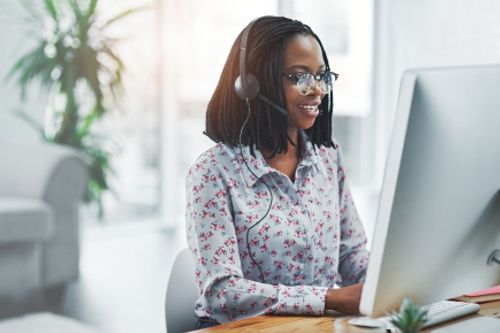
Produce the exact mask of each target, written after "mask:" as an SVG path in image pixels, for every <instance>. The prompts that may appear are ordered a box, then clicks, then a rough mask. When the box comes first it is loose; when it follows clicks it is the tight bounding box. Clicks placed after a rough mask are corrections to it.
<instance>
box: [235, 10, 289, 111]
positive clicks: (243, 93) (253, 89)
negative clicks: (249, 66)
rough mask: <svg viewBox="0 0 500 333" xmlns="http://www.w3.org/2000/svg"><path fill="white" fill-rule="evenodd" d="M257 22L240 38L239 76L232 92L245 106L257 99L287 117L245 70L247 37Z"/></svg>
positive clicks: (282, 109)
mask: <svg viewBox="0 0 500 333" xmlns="http://www.w3.org/2000/svg"><path fill="white" fill-rule="evenodd" d="M257 20H258V18H257V19H254V20H253V21H252V22H250V23H249V24H248V25H247V27H246V28H245V30H244V31H243V36H242V37H241V46H240V75H239V76H238V77H237V78H236V81H235V82H234V90H235V91H236V95H238V97H239V98H241V99H242V100H244V101H245V102H246V103H247V106H249V104H250V101H251V100H253V99H254V98H255V97H258V98H259V99H260V100H261V101H263V102H264V103H266V104H268V105H269V106H271V107H272V108H273V109H274V110H276V111H278V112H279V113H281V114H282V115H284V116H288V111H287V110H286V109H284V108H283V107H281V106H279V105H278V104H276V103H274V102H273V101H271V100H270V99H269V98H267V97H266V96H264V95H262V94H261V93H260V83H259V80H258V79H257V78H256V77H255V75H253V74H252V73H247V72H246V70H245V66H246V53H247V44H248V35H249V34H250V30H251V29H252V26H253V25H254V23H255V22H256V21H257Z"/></svg>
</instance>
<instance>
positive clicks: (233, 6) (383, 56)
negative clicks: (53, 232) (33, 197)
mask: <svg viewBox="0 0 500 333" xmlns="http://www.w3.org/2000/svg"><path fill="white" fill-rule="evenodd" d="M61 1H63V0H61ZM78 3H81V5H82V6H83V7H85V5H86V4H87V3H88V1H78ZM142 5H147V8H146V9H144V10H141V11H138V12H136V13H134V14H132V15H130V16H129V17H127V18H125V19H123V20H120V21H119V22H115V23H114V25H113V26H111V27H110V29H109V30H108V31H107V33H108V34H109V35H110V36H111V37H113V38H120V39H121V40H120V41H119V42H118V43H116V45H114V51H115V53H116V54H118V55H119V56H120V57H121V59H122V60H123V64H124V68H125V70H124V73H123V77H122V83H123V89H122V90H123V93H122V95H121V97H119V98H118V99H117V101H116V103H113V104H112V105H111V106H110V107H109V112H107V113H106V114H105V116H103V117H102V118H101V119H100V121H99V122H98V123H97V124H96V127H95V131H96V133H100V134H102V135H105V136H106V137H108V138H109V139H111V140H112V141H113V142H114V147H115V148H114V149H113V150H112V154H111V156H110V164H111V166H112V168H113V170H114V172H113V174H112V175H110V176H109V184H110V187H111V188H112V191H105V192H104V193H103V195H102V211H103V214H102V215H101V216H99V214H98V213H97V210H96V208H95V206H93V205H82V208H81V221H80V222H81V223H80V224H81V225H80V230H81V235H82V237H81V239H82V240H81V249H82V250H81V251H82V259H81V260H82V261H81V264H80V277H79V278H78V279H77V281H75V282H73V283H70V284H69V285H68V286H67V288H66V289H65V291H64V293H63V296H62V300H61V299H58V300H56V301H50V300H49V301H47V300H46V299H44V298H43V297H38V296H36V295H35V296H33V295H28V296H23V297H19V296H18V295H16V296H14V297H11V296H9V298H5V299H1V307H0V310H2V311H0V315H1V316H2V317H3V318H10V317H14V316H18V315H20V314H23V313H28V312H32V311H52V312H56V313H60V314H62V315H65V316H68V317H73V318H75V319H77V320H79V321H82V322H84V323H87V324H90V325H92V326H94V327H97V328H98V329H100V330H102V331H103V332H135V331H139V330H140V331H148V332H161V331H163V330H164V316H163V301H164V296H165V294H164V293H165V287H166V283H167V279H168V273H169V270H170V267H171V265H172V262H173V259H174V257H175V254H176V253H177V252H178V251H179V250H180V249H181V248H183V247H185V246H186V245H185V244H186V242H185V233H184V216H183V215H184V198H185V189H184V179H185V176H186V173H187V170H188V168H189V166H190V164H191V163H193V161H194V160H195V159H196V157H197V156H198V155H199V154H201V153H202V152H203V151H205V150H206V149H207V148H209V147H210V146H211V145H212V142H210V141H209V139H208V138H207V137H206V136H204V135H203V134H202V131H203V130H204V121H205V108H206V106H207V103H208V101H209V99H210V97H211V94H212V92H213V90H214V88H215V85H216V83H217V81H218V79H219V75H220V73H221V70H222V66H223V64H224V62H225V60H226V57H227V55H228V53H229V49H230V47H231V45H232V43H233V42H234V39H235V38H236V36H237V35H238V33H239V32H240V31H241V30H242V29H243V28H244V27H245V26H246V25H247V23H248V22H249V21H250V20H252V19H253V18H255V17H258V16H262V15H283V16H287V17H291V18H296V19H299V20H302V21H303V22H304V23H306V24H308V25H310V26H311V28H312V29H313V30H314V31H315V32H316V33H317V34H318V36H319V37H320V38H321V40H322V42H323V44H324V46H325V48H326V50H327V53H328V55H329V59H330V63H331V66H332V70H333V71H335V72H337V73H339V74H340V78H339V81H338V84H337V85H336V86H335V88H334V94H335V110H334V113H335V117H334V136H335V137H336V138H337V139H338V140H339V141H340V143H341V145H342V147H343V151H344V154H345V158H346V161H347V174H348V179H349V180H350V183H351V186H352V188H353V192H354V199H355V201H356V204H357V206H358V209H359V212H360V214H361V217H362V219H363V223H364V225H365V228H366V230H367V234H368V236H369V239H371V233H372V231H373V227H374V223H375V218H376V210H377V204H378V195H379V192H380V186H381V182H382V177H383V171H384V163H385V158H386V152H387V147H388V143H389V140H390V135H391V128H392V122H393V119H394V113H395V108H396V102H397V96H398V88H399V81H400V78H401V75H402V73H403V72H404V71H405V70H407V69H408V68H413V67H431V66H454V65H468V64H491V63H498V62H499V59H500V23H499V22H500V3H499V2H498V1H494V0H477V1H474V2H471V1H467V0H439V1H431V0H420V1H413V0H359V1H347V0H253V1H230V0H211V1H202V0H183V1H176V0H152V1H147V2H146V1H132V0H122V1H110V0H99V1H98V2H97V8H96V17H100V18H104V19H106V18H110V17H113V16H114V15H116V14H118V13H120V12H123V11H124V10H127V9H128V8H137V7H140V6H142ZM43 6H44V5H43V2H42V1H31V2H29V1H18V0H6V1H2V4H1V7H0V45H1V49H2V51H1V52H0V78H1V79H2V80H3V81H2V82H1V83H0V100H1V101H2V103H1V107H0V141H2V140H4V141H9V142H19V143H26V144H30V143H32V142H38V141H40V135H39V133H37V132H36V131H35V130H34V129H33V126H30V124H29V123H28V122H27V121H26V120H25V119H22V117H19V116H18V115H16V112H19V110H22V111H23V112H25V113H27V114H29V115H30V116H31V117H32V118H33V119H35V120H36V121H38V123H40V124H47V122H48V121H50V119H49V120H47V118H48V116H47V114H48V112H50V110H49V106H50V105H51V94H50V92H48V91H47V90H44V89H42V88H41V87H40V84H39V83H38V82H37V81H36V80H34V81H33V84H30V85H29V87H28V88H27V92H26V100H25V101H22V100H21V98H20V95H21V94H20V93H21V88H20V86H19V84H17V83H16V81H15V80H4V78H5V77H6V75H7V73H8V72H9V70H10V69H11V68H12V66H14V64H15V63H16V61H17V60H18V59H19V57H20V56H21V55H23V54H25V53H26V52H27V51H29V50H30V49H32V48H33V47H34V46H35V45H37V43H38V42H39V37H38V36H43V33H40V32H41V31H40V30H38V31H36V29H37V28H34V26H33V24H32V22H31V21H30V17H32V16H31V15H32V13H31V11H39V12H40V15H41V16H42V24H41V26H39V27H38V29H41V30H42V32H43V30H44V29H47V24H48V23H47V22H48V21H47V19H44V18H43V15H46V14H45V12H44V10H43ZM43 22H45V23H43ZM35 26H36V25H35ZM37 32H38V34H37ZM33 162H34V163H35V162H36V161H33ZM35 165H36V163H35ZM34 167H35V166H34ZM0 185H1V184H0Z"/></svg>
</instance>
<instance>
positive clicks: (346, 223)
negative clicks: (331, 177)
mask: <svg viewBox="0 0 500 333" xmlns="http://www.w3.org/2000/svg"><path fill="white" fill-rule="evenodd" d="M337 162H338V168H337V180H338V188H339V201H340V203H339V204H340V205H339V207H340V258H339V259H340V260H339V261H340V264H339V273H340V281H338V284H339V285H340V286H343V287H345V286H348V285H351V284H355V283H358V282H363V281H364V278H365V275H366V269H367V266H368V259H369V253H368V250H367V249H366V242H367V238H366V234H365V230H364V228H363V224H362V223H361V219H360V217H359V215H358V211H357V210H356V206H355V205H354V201H353V198H352V194H351V189H350V187H349V183H348V181H347V179H346V175H345V169H344V162H343V157H342V152H341V150H340V147H338V148H337Z"/></svg>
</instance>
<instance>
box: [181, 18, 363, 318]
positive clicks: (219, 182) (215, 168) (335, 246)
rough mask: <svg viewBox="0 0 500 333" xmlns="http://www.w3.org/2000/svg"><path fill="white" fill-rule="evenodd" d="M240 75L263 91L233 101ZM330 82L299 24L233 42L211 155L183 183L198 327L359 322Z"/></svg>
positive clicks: (276, 24) (255, 31) (352, 228)
mask: <svg viewBox="0 0 500 333" xmlns="http://www.w3.org/2000/svg"><path fill="white" fill-rule="evenodd" d="M242 39H244V40H246V39H248V41H246V42H245V41H243V44H242ZM241 52H246V54H245V56H244V57H243V59H240V53H241ZM242 64H243V68H245V71H246V72H248V73H246V74H247V75H246V76H250V74H249V73H252V74H253V75H255V77H256V79H257V80H258V81H259V84H260V85H259V89H257V90H258V91H259V92H260V94H258V95H257V96H256V97H255V98H252V97H253V96H252V97H248V96H247V98H245V94H242V93H241V91H238V94H239V95H240V97H241V95H243V96H242V97H243V99H241V98H240V97H238V95H237V92H236V91H235V80H236V79H237V78H238V76H240V75H241V74H242V73H240V68H241V65H242ZM336 78H337V75H336V74H334V73H332V72H330V66H329V63H328V59H327V56H326V53H325V51H324V49H323V46H322V44H321V42H320V40H319V38H318V37H317V36H316V34H314V32H313V31H312V30H311V29H310V28H309V27H308V26H307V25H304V24H303V23H301V22H299V21H296V20H290V19H287V18H284V17H273V16H265V17H261V18H259V19H257V20H254V21H252V22H251V23H250V25H249V26H247V28H245V30H243V31H242V33H240V35H239V36H238V38H237V39H236V41H235V43H234V45H233V47H232V49H231V52H230V54H229V57H228V59H227V62H226V64H225V66H224V69H223V72H222V75H221V77H220V80H219V83H218V85H217V87H216V89H215V92H214V94H213V96H212V99H211V100H210V103H209V105H208V108H207V115H206V116H207V122H206V134H207V135H208V136H209V137H210V138H211V139H212V140H213V141H215V142H216V143H217V144H216V145H215V146H214V147H213V148H211V149H209V150H208V151H206V152H205V153H203V154H202V155H201V156H200V157H199V158H198V159H197V161H196V162H195V163H194V165H193V166H192V167H191V169H190V171H189V173H188V176H187V213H186V217H187V235H188V243H189V247H190V248H191V250H192V251H193V253H194V255H195V257H196V280H197V284H198V288H199V292H200V298H199V299H198V301H197V302H196V306H195V312H196V315H197V316H198V317H199V318H200V320H201V323H202V324H201V326H202V327H203V326H207V325H210V324H212V323H223V322H227V321H232V320H237V319H241V318H245V317H250V316H256V315H260V314H270V313H273V314H302V315H303V314H308V315H321V314H323V313H324V311H325V310H329V309H332V310H336V311H340V312H344V313H347V314H354V313H358V308H359V299H360V295H361V289H362V285H361V284H360V282H361V281H362V280H363V278H364V275H365V272H366V266H367V263H368V252H367V250H366V248H365V244H366V236H365V233H364V230H363V227H362V225H361V222H360V219H359V216H358V214H357V212H356V209H355V206H354V203H353V201H352V197H351V192H350V189H349V186H348V184H347V181H346V178H345V174H344V164H343V160H342V155H341V152H340V148H339V146H338V144H337V143H336V142H335V141H333V140H332V133H331V118H332V108H333V97H332V86H333V83H334V81H335V80H336ZM245 82H246V81H245ZM249 84H250V85H251V82H250V81H249ZM247 88H248V86H247ZM240 89H241V88H240ZM253 95H255V94H253ZM335 284H337V285H339V286H341V288H334V285H335Z"/></svg>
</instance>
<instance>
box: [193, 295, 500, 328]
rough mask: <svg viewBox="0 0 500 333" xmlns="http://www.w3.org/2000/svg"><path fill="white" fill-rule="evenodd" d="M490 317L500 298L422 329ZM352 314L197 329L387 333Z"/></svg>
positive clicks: (495, 312) (253, 320)
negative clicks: (364, 324) (359, 324)
mask: <svg viewBox="0 0 500 333" xmlns="http://www.w3.org/2000/svg"><path fill="white" fill-rule="evenodd" d="M480 315H483V316H488V317H496V318H500V301H496V302H490V303H483V304H481V310H480V311H479V314H474V315H470V316H467V317H462V318H459V319H456V320H453V321H449V322H447V323H445V324H442V325H438V326H433V327H431V328H430V329H429V330H424V331H423V332H430V330H431V329H435V328H439V327H445V326H447V325H450V324H452V323H458V322H460V321H463V320H467V319H470V318H473V317H475V316H480ZM350 318H351V317H347V316H345V317H334V316H323V317H302V316H258V317H253V318H247V319H243V320H238V321H235V322H232V323H227V324H224V325H219V326H215V327H211V328H205V329H202V330H197V331H195V332H199V333H201V332H203V333H208V332H216V333H220V332H226V331H229V330H235V331H237V332H238V333H239V332H257V331H258V332H264V333H276V332H319V333H321V332H328V333H340V332H342V333H375V332H384V330H382V329H379V330H375V329H363V328H359V327H355V326H351V325H349V324H348V323H347V321H348V320H349V319H350Z"/></svg>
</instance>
